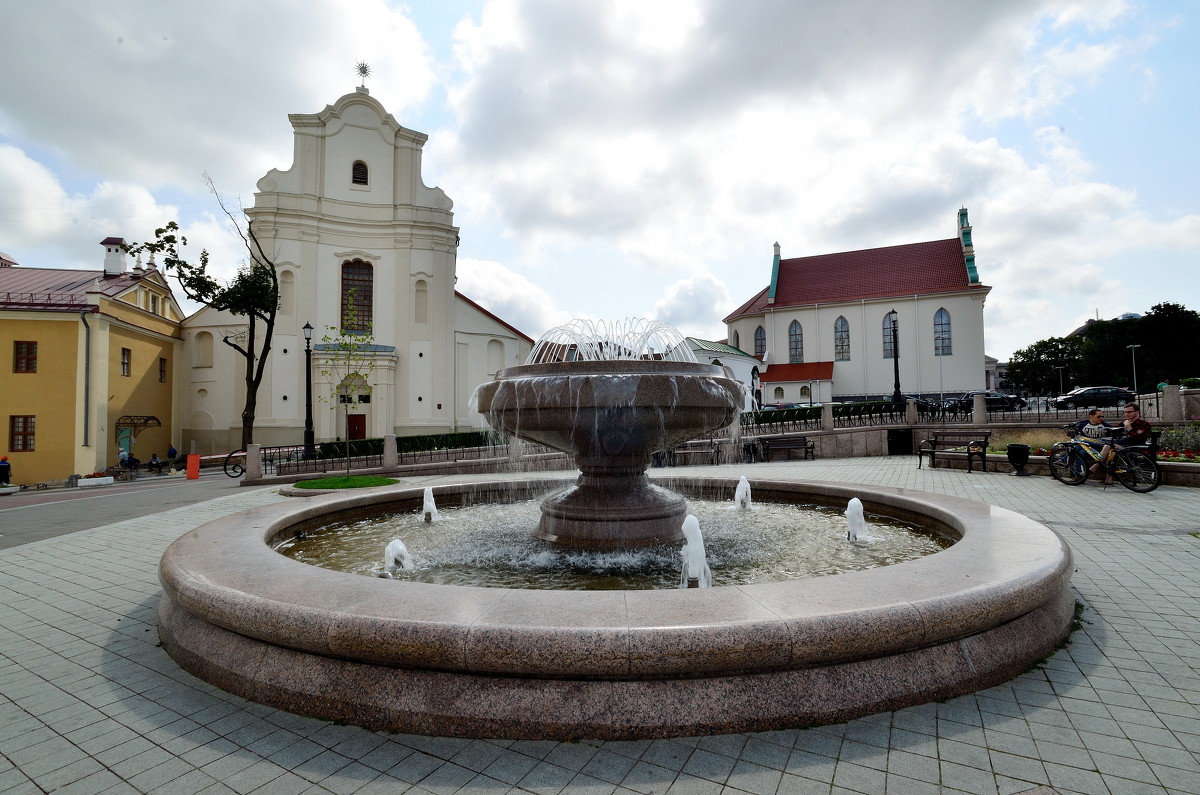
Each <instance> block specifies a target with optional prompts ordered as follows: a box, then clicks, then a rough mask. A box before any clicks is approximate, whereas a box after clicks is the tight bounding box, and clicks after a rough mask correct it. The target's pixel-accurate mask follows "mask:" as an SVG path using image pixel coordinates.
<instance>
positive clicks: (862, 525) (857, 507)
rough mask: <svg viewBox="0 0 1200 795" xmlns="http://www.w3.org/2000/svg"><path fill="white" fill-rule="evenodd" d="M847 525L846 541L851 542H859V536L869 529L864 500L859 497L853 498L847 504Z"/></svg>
mask: <svg viewBox="0 0 1200 795" xmlns="http://www.w3.org/2000/svg"><path fill="white" fill-rule="evenodd" d="M846 524H847V528H846V540H847V541H850V542H854V541H857V540H858V536H859V534H861V533H862V531H863V530H865V529H866V527H867V520H866V519H865V518H864V517H863V504H862V500H860V499H859V498H858V497H851V498H850V502H848V503H846Z"/></svg>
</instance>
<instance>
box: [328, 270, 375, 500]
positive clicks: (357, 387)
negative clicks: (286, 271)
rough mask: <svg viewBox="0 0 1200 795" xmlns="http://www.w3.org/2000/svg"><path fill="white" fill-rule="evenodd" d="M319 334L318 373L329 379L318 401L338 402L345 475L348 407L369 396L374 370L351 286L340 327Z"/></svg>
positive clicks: (367, 329)
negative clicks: (343, 435)
mask: <svg viewBox="0 0 1200 795" xmlns="http://www.w3.org/2000/svg"><path fill="white" fill-rule="evenodd" d="M325 330H326V334H325V335H324V336H323V337H321V352H322V356H323V363H324V367H322V368H321V375H323V376H324V377H325V378H327V379H329V394H328V396H322V397H321V398H320V399H321V401H322V402H326V403H329V404H331V405H330V408H333V409H336V407H337V406H338V405H341V406H342V407H343V408H344V411H345V417H346V424H345V427H346V476H347V477H349V475H350V408H351V407H352V406H357V405H360V404H361V403H363V402H365V401H363V400H362V398H363V397H366V398H367V399H368V400H369V399H370V394H371V390H372V388H373V387H372V385H371V374H372V373H374V372H375V358H374V356H373V355H372V354H371V346H372V345H373V344H374V342H375V338H374V337H373V336H372V334H371V324H370V323H366V324H361V323H359V322H358V311H357V310H356V309H355V307H354V290H350V291H349V293H348V294H347V295H346V298H345V311H344V312H343V315H342V327H341V328H337V327H335V326H326V327H325Z"/></svg>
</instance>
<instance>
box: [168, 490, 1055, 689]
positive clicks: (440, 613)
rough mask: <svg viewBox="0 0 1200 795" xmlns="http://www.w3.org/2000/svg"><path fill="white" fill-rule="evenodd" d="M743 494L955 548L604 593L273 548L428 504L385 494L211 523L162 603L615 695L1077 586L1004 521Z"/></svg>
mask: <svg viewBox="0 0 1200 795" xmlns="http://www.w3.org/2000/svg"><path fill="white" fill-rule="evenodd" d="M655 479H656V480H659V481H660V482H663V481H666V480H669V479H662V478H655ZM563 482H566V479H565V478H550V479H544V478H529V479H521V480H500V481H487V482H482V483H481V482H462V483H451V484H442V485H438V486H433V487H432V488H433V491H434V495H435V497H437V496H439V495H441V496H442V497H445V496H447V495H451V494H457V493H460V492H461V491H462V490H470V491H472V492H475V491H481V490H482V491H488V490H494V491H515V490H520V489H538V488H542V487H549V486H554V485H561V484H562V483H563ZM736 482H737V481H736V480H735V479H733V478H689V479H686V480H680V481H678V482H673V483H671V485H672V487H674V488H683V489H685V490H688V486H689V484H690V486H691V488H692V489H694V490H699V489H714V488H727V489H728V490H729V493H730V494H732V490H733V488H734V487H735V485H736ZM750 482H751V487H752V489H753V490H754V492H755V494H756V499H757V498H758V496H757V495H761V496H762V497H765V496H766V495H767V494H768V493H772V494H787V495H796V501H798V502H799V501H803V498H804V495H808V496H809V498H810V499H809V501H812V500H811V498H812V497H817V498H819V499H820V500H824V501H826V502H832V501H838V500H841V501H843V502H844V500H848V499H849V497H851V496H858V497H859V498H860V499H863V501H864V503H865V504H866V506H867V509H868V511H869V512H877V513H888V512H889V510H890V511H892V512H894V513H900V514H904V513H906V512H910V513H914V514H922V515H926V516H929V517H931V518H932V519H933V520H934V521H935V522H937V523H940V524H941V525H942V526H943V527H945V528H949V529H950V530H952V531H953V532H956V533H958V534H959V535H960V539H959V541H958V542H957V543H956V544H954V545H953V546H952V547H950V548H949V549H946V550H944V551H942V552H938V553H936V554H933V555H930V556H927V557H924V558H921V559H918V560H914V561H908V562H905V563H900V564H896V565H893V566H887V567H881V568H876V569H870V570H866V571H859V572H849V573H846V574H838V575H831V576H827V577H817V578H805V579H799V580H790V581H785V582H772V583H761V584H752V585H732V586H716V587H713V588H711V589H702V590H699V591H697V590H690V591H682V590H677V589H668V590H659V591H602V592H589V591H536V590H521V589H498V588H480V587H465V586H449V585H431V584H424V583H413V582H404V581H391V580H383V579H376V578H371V577H363V576H360V575H353V574H345V573H342V572H335V571H329V570H325V569H320V568H317V567H313V566H309V565H307V564H303V563H299V562H297V561H294V560H291V559H288V558H286V557H284V556H283V555H281V554H279V553H277V552H275V551H274V550H273V549H271V547H270V546H269V542H271V541H272V540H274V539H276V538H277V537H279V536H280V534H282V533H286V532H287V529H288V528H290V527H293V526H295V525H297V524H299V523H302V522H305V521H307V520H310V519H313V518H315V517H319V516H324V515H327V514H330V513H335V512H338V511H345V510H352V509H356V508H361V507H365V506H380V505H386V503H388V502H392V501H405V500H410V499H419V498H420V497H421V496H422V495H423V493H424V489H425V487H423V486H415V487H408V486H406V487H396V486H391V487H384V488H381V489H371V490H363V491H361V492H357V493H355V494H352V495H347V496H342V495H336V496H329V497H318V498H314V499H309V500H304V501H302V502H301V503H300V504H296V503H294V502H292V501H288V502H286V503H282V504H279V505H273V506H266V507H261V508H255V509H251V510H248V511H245V512H242V513H240V514H234V515H232V516H229V517H225V518H222V519H218V520H215V521H213V522H210V523H208V524H205V525H203V526H201V527H198V528H196V529H194V530H192V531H190V532H188V533H186V534H185V535H183V536H182V537H181V538H179V539H178V540H176V541H175V542H174V543H173V544H172V545H171V546H170V547H169V548H168V549H167V551H166V552H165V553H164V555H163V558H162V561H161V563H160V570H159V573H160V579H161V581H162V583H163V587H164V590H165V592H166V599H169V600H171V601H172V602H173V603H175V604H177V605H178V606H179V607H181V608H182V609H184V610H185V611H187V612H188V613H190V614H193V615H195V616H196V617H198V618H200V619H202V620H203V621H205V622H208V623H211V624H213V625H215V626H218V627H221V628H223V629H226V630H230V631H232V632H235V633H238V634H240V635H244V636H247V637H251V638H256V639H258V640H261V641H263V642H266V643H269V644H273V645H278V646H281V647H285V648H290V649H294V650H298V651H302V652H310V653H316V654H320V655H326V656H331V657H334V658H338V659H344V660H350V661H355V662H363V663H371V664H382V665H387V666H399V667H412V668H420V669H427V670H438V671H447V672H461V673H470V674H484V675H501V676H517V677H521V676H545V677H554V678H580V679H617V680H620V679H625V678H628V677H635V678H675V677H695V676H713V675H723V674H731V675H733V674H737V675H740V674H746V673H756V672H764V673H765V672H772V671H783V670H792V669H797V668H806V667H812V666H817V665H829V664H837V663H841V662H847V661H853V660H864V659H871V658H876V657H881V656H885V655H888V654H894V653H897V652H903V651H906V650H911V649H921V648H928V647H931V646H935V645H938V644H944V643H947V642H951V641H953V640H955V639H958V638H964V637H968V636H972V635H975V634H978V633H982V632H986V631H988V630H990V629H993V628H995V627H997V626H999V625H1003V624H1005V623H1006V622H1010V621H1013V620H1014V619H1017V618H1020V617H1022V616H1024V615H1026V614H1027V613H1030V612H1032V611H1034V610H1036V609H1038V608H1039V607H1041V606H1043V605H1045V604H1047V603H1049V602H1051V601H1053V600H1054V599H1055V598H1057V597H1059V596H1060V595H1061V593H1063V591H1064V589H1066V588H1067V587H1068V584H1069V579H1070V574H1071V571H1072V563H1071V554H1070V550H1069V548H1068V547H1067V545H1066V543H1065V542H1064V541H1063V540H1062V539H1061V538H1060V537H1059V536H1058V534H1057V533H1055V532H1054V531H1053V530H1051V529H1050V528H1048V527H1046V526H1045V525H1042V524H1040V523H1039V522H1036V521H1035V520H1033V519H1030V518H1028V517H1026V516H1023V515H1021V514H1018V513H1016V512H1013V511H1009V510H1007V509H1004V508H999V507H997V506H993V505H989V504H987V503H982V502H976V501H972V500H967V499H962V498H957V497H951V496H945V495H937V494H930V493H928V492H919V491H913V490H908V489H903V488H894V487H884V486H862V485H854V484H841V483H829V482H821V481H803V480H787V481H777V480H763V479H752V480H751V481H750ZM692 493H695V492H694V491H692ZM439 501H440V500H439Z"/></svg>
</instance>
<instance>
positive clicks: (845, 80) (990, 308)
mask: <svg viewBox="0 0 1200 795" xmlns="http://www.w3.org/2000/svg"><path fill="white" fill-rule="evenodd" d="M1197 45H1200V0H1154V2H1150V0H1142V2H1133V1H1132V0H1130V1H1129V2H1125V1H1124V0H1084V1H1082V2H1069V1H1067V0H998V1H997V2H982V1H980V2H961V0H945V1H943V0H913V1H912V2H894V1H893V0H878V1H877V2H867V1H865V0H864V1H862V2H856V1H855V0H846V1H845V2H836V3H835V2H801V1H800V0H794V1H792V0H776V1H774V2H768V1H767V0H651V1H650V2H646V0H605V1H604V2H568V0H412V2H409V3H389V2H385V0H354V2H350V1H349V0H342V1H340V2H339V1H338V0H303V2H300V1H299V0H255V2H251V3H246V2H241V0H207V2H205V3H187V4H184V3H173V2H161V0H156V1H155V2H151V1H150V0H112V1H111V2H105V3H81V2H75V1H74V0H40V1H39V2H37V3H33V2H29V1H28V0H0V52H3V53H4V61H5V64H6V66H5V76H4V79H3V80H0V251H3V252H5V253H7V254H8V255H10V256H12V257H13V258H14V259H16V260H17V261H18V262H19V263H21V264H22V265H27V266H38V267H89V268H98V267H100V264H101V262H102V250H101V248H100V247H99V246H98V245H97V244H98V242H99V241H100V240H101V239H103V238H104V237H107V236H109V235H118V236H121V237H125V238H126V239H128V240H142V239H146V238H148V237H150V236H152V234H153V229H154V228H155V227H156V226H160V225H162V224H163V223H164V222H165V221H167V220H171V219H178V220H179V221H180V223H181V225H182V226H183V227H184V229H185V232H186V234H187V235H188V237H189V239H190V241H191V243H192V248H196V249H198V248H200V247H205V248H208V249H209V251H210V252H211V253H212V255H213V261H214V263H219V264H220V267H223V268H225V269H227V270H228V271H232V269H233V268H234V267H235V266H236V264H237V262H238V261H239V259H240V257H241V252H240V251H239V249H238V242H237V240H236V239H235V238H234V237H233V236H232V235H231V233H230V232H229V230H228V229H227V228H225V225H224V224H223V223H222V221H223V218H222V216H221V215H220V210H219V207H218V206H217V204H216V202H215V201H214V199H213V197H212V196H211V195H209V194H208V192H207V187H206V184H205V181H204V178H203V175H204V174H205V173H207V174H209V175H210V176H211V178H212V180H213V182H214V183H215V184H216V186H217V187H218V189H219V190H220V191H221V192H222V194H224V195H226V196H227V197H228V199H229V201H230V202H231V204H232V205H233V206H235V207H236V206H237V205H238V204H239V203H240V204H242V205H244V206H250V205H251V204H253V192H254V185H255V182H256V181H257V180H258V179H259V178H260V177H261V176H262V175H263V174H265V173H266V171H267V170H269V169H271V168H280V169H286V168H288V167H289V166H290V165H291V156H292V131H291V126H290V124H289V123H288V120H287V114H288V113H313V112H316V111H319V110H320V109H321V108H323V107H324V106H325V105H326V104H329V103H331V102H333V101H334V100H335V99H336V98H337V97H338V96H340V95H342V94H344V93H347V92H349V91H352V90H353V88H354V86H355V85H357V84H358V77H357V76H356V74H355V71H354V67H355V64H356V63H357V62H359V61H365V62H367V63H369V64H370V66H371V70H372V75H371V77H369V78H368V79H367V87H368V89H370V91H371V94H372V96H374V97H376V98H377V99H379V100H380V101H381V102H382V103H383V104H384V106H385V107H387V108H388V110H389V111H391V112H392V114H393V115H395V117H396V118H397V120H398V121H399V122H400V123H401V124H403V125H405V126H406V127H410V128H413V129H417V130H421V131H423V132H426V133H428V134H429V135H430V140H429V143H428V144H427V145H426V155H425V174H424V177H425V182H426V184H428V185H431V186H432V185H437V186H440V187H441V188H442V189H444V190H445V191H446V193H447V194H448V195H449V196H450V197H451V198H452V199H453V200H454V202H455V219H456V222H457V224H458V225H459V226H460V227H461V229H462V233H461V234H462V246H461V248H460V249H459V283H458V286H459V289H460V290H462V291H463V292H464V293H466V294H467V295H468V296H470V297H471V298H472V299H474V300H476V301H477V302H479V303H481V304H483V305H484V306H487V307H488V308H489V309H491V310H492V311H494V312H495V313H497V314H499V315H500V316H501V317H504V318H505V319H507V320H509V321H510V322H512V323H513V324H514V325H516V326H517V327H519V328H521V329H522V330H523V331H525V332H526V333H528V334H530V335H531V336H534V337H536V336H538V335H539V334H540V333H541V332H542V331H544V330H545V329H546V328H548V327H550V326H553V325H557V324H559V323H562V322H565V321H566V320H567V319H569V318H571V317H578V316H586V317H593V318H605V319H614V320H615V319H621V318H626V317H650V318H656V319H660V320H665V321H668V322H671V323H673V324H675V325H676V326H678V327H679V328H680V329H681V330H682V331H684V332H685V333H687V334H693V335H697V336H701V337H705V338H708V339H722V338H724V336H725V328H724V326H723V325H722V323H721V318H722V317H724V316H725V315H727V314H728V313H729V312H731V311H732V310H733V309H735V308H736V307H737V306H738V305H739V304H741V303H742V302H743V301H745V300H746V299H747V298H749V297H750V296H752V295H753V294H754V293H755V292H757V291H758V290H759V289H761V288H762V287H764V286H765V285H766V283H767V281H768V280H769V278H770V264H771V253H772V244H773V243H774V242H776V241H778V242H779V243H780V244H781V246H782V249H783V255H784V256H785V257H799V256H808V255H813V254H823V253H828V252H832V251H844V250H851V249H859V248H873V247H876V246H886V245H892V244H897V243H910V242H918V241H924V240H936V239H942V238H948V237H953V236H954V234H955V216H956V211H957V210H958V208H959V207H960V206H962V205H965V206H967V207H968V208H969V210H970V214H971V222H972V224H973V225H974V228H975V229H974V242H975V246H976V254H977V261H978V265H979V273H980V276H981V278H982V279H983V281H984V283H986V284H989V285H992V287H993V289H992V293H991V295H990V296H989V298H988V301H987V308H986V311H985V323H986V334H987V351H988V353H989V354H990V355H993V356H997V357H999V358H1001V359H1004V358H1007V357H1008V355H1009V354H1011V353H1012V351H1013V350H1016V349H1018V348H1022V347H1024V346H1026V345H1029V344H1031V343H1033V342H1035V341H1037V340H1039V339H1043V338H1046V337H1050V336H1061V335H1062V334H1065V333H1066V332H1068V331H1070V330H1071V329H1072V328H1075V327H1076V326H1078V325H1079V324H1080V323H1082V322H1083V320H1085V319H1086V318H1088V317H1096V316H1097V315H1098V316H1099V317H1104V318H1107V317H1114V316H1116V315H1118V314H1121V313H1123V312H1128V311H1133V312H1139V313H1141V312H1144V311H1146V310H1147V309H1149V308H1150V307H1151V306H1153V305H1154V304H1156V303H1159V302H1162V301H1173V302H1177V303H1182V304H1184V305H1186V306H1188V307H1189V308H1191V309H1195V310H1200V267H1198V265H1200V256H1198V255H1200V190H1198V189H1197V187H1196V177H1197V174H1200V154H1198V147H1197V146H1196V145H1195V143H1194V136H1195V130H1196V129H1200V95H1198V94H1200V89H1198V88H1197V87H1198V86H1200V54H1198V52H1200V48H1198V46H1197Z"/></svg>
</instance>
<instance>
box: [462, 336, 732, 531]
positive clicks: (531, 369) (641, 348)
mask: <svg viewBox="0 0 1200 795" xmlns="http://www.w3.org/2000/svg"><path fill="white" fill-rule="evenodd" d="M474 401H475V405H476V406H477V408H478V410H479V412H480V413H481V414H483V415H484V417H486V418H487V421H488V423H489V424H490V425H491V426H492V427H493V428H495V429H496V430H501V431H504V432H505V433H508V434H510V435H512V436H516V437H519V438H522V439H527V440H529V441H533V442H538V443H540V444H544V445H546V446H548V447H552V448H554V449H555V450H561V451H563V452H565V453H569V454H571V455H572V456H574V458H575V464H576V466H577V467H579V470H580V475H579V479H578V480H577V481H576V483H575V484H574V485H572V486H568V487H567V488H564V489H561V490H559V491H558V492H556V493H555V494H552V495H549V496H547V497H545V498H544V499H543V501H542V518H541V521H540V522H539V524H538V528H537V530H536V531H535V533H534V534H535V535H537V536H538V537H540V538H544V539H546V540H547V541H551V542H553V543H556V544H560V545H564V546H574V547H587V548H593V549H595V548H610V549H611V548H620V547H638V546H650V545H655V544H662V543H667V542H672V541H679V540H682V538H683V534H682V529H681V528H682V523H683V517H684V516H685V515H686V513H687V503H686V501H685V500H684V499H683V498H682V497H680V496H679V495H678V494H675V493H673V492H670V491H668V490H666V489H663V488H662V487H660V486H656V485H654V484H652V483H651V482H650V480H649V478H647V477H646V469H647V467H649V465H650V460H651V456H652V455H653V454H654V453H656V452H658V451H661V450H669V449H671V448H673V447H674V446H675V445H677V444H679V443H681V442H685V441H687V440H689V439H694V438H695V437H697V436H699V435H702V434H705V433H709V432H711V431H716V430H720V429H723V428H726V427H728V426H730V425H732V424H733V423H734V422H736V421H737V418H738V414H739V412H740V408H741V406H742V404H743V396H742V386H741V384H739V383H738V382H737V381H736V380H735V379H734V378H733V375H732V373H731V372H730V371H729V369H728V368H726V367H721V366H714V365H707V364H699V363H697V362H696V360H695V357H694V356H693V354H692V352H691V348H689V347H688V345H687V344H686V342H685V341H684V340H683V338H682V337H681V336H680V335H679V333H678V332H677V331H675V329H673V328H672V327H670V326H668V325H666V324H664V323H654V322H650V321H644V320H633V321H626V322H625V324H623V325H619V326H617V325H607V324H597V323H590V322H585V321H574V322H572V323H569V324H567V325H565V326H560V327H558V328H556V329H551V330H550V331H549V332H547V334H546V335H545V336H544V337H543V338H542V339H541V341H539V342H538V344H537V345H536V346H535V347H534V350H533V352H532V353H531V354H530V356H529V360H528V361H527V363H526V364H524V365H519V366H517V367H509V368H507V369H505V370H501V371H500V372H498V373H497V374H496V378H495V380H494V381H491V382H489V383H486V384H483V385H481V386H480V387H479V388H478V389H477V390H476V392H475V395H474Z"/></svg>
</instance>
